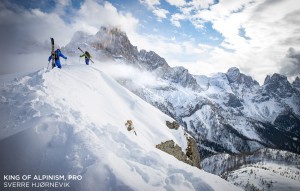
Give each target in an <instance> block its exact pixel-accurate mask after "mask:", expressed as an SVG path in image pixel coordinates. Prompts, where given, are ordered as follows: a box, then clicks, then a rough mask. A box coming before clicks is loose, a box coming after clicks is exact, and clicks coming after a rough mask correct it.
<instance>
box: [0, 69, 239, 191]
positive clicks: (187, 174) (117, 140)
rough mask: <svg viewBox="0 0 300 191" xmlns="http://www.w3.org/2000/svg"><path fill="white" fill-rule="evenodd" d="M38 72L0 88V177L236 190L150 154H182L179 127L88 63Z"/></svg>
mask: <svg viewBox="0 0 300 191" xmlns="http://www.w3.org/2000/svg"><path fill="white" fill-rule="evenodd" d="M45 71H46V70H45V69H43V70H40V71H38V72H35V73H32V74H30V75H27V76H24V77H22V78H19V79H17V80H15V81H12V82H5V83H2V84H1V87H0V91H1V97H0V104H1V105H0V112H1V117H0V124H1V125H0V153H1V160H0V165H1V167H3V169H2V170H1V175H2V173H4V174H7V173H8V172H9V173H10V174H11V173H12V172H14V173H16V174H22V173H23V174H34V173H39V174H81V175H83V180H82V181H77V182H72V183H71V186H72V190H147V191H148V190H170V191H171V190H180V191H184V190H240V188H237V187H235V186H234V185H232V184H230V183H228V182H226V181H225V180H223V179H221V178H220V177H218V176H216V175H212V174H209V173H206V172H204V171H203V170H199V169H197V168H195V167H192V166H189V165H187V164H185V163H183V162H180V161H178V160H177V159H175V158H174V157H173V156H170V155H168V154H166V153H164V152H162V151H160V150H158V149H156V148H155V145H156V144H159V143H160V142H162V141H166V140H170V139H172V140H174V141H175V143H176V144H178V145H179V146H181V147H182V148H183V149H185V148H186V147H187V143H186V140H185V136H184V131H183V129H182V128H179V129H178V130H177V131H176V130H170V129H168V128H167V127H166V125H165V121H166V120H168V121H172V119H171V118H170V117H168V116H166V115H165V114H162V113H161V112H160V111H159V110H158V109H156V108H154V107H153V106H151V105H149V104H148V103H146V102H144V101H143V100H141V99H140V98H139V97H137V96H135V95H134V94H132V93H131V92H129V91H128V90H127V89H125V88H123V87H122V86H121V85H119V84H118V83H117V82H116V81H114V80H113V79H112V78H110V77H109V76H107V75H106V74H104V73H103V72H101V71H100V70H99V69H97V67H96V65H94V66H92V67H88V66H85V65H68V67H63V69H61V70H60V69H57V68H55V69H53V70H51V71H50V72H45ZM128 119H131V120H132V121H133V124H134V127H135V129H136V132H137V136H135V135H134V133H133V132H128V131H127V130H126V128H125V125H124V123H125V122H126V120H128Z"/></svg>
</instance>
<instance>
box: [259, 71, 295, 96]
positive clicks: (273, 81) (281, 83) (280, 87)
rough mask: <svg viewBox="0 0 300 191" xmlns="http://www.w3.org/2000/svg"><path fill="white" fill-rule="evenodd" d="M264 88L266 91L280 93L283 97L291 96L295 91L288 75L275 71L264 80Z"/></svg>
mask: <svg viewBox="0 0 300 191" xmlns="http://www.w3.org/2000/svg"><path fill="white" fill-rule="evenodd" d="M263 88H264V90H265V92H266V93H270V94H272V95H278V96H279V97H282V98H285V97H290V96H291V95H292V93H294V89H293V87H292V85H291V84H290V82H289V81H288V79H287V77H286V76H284V75H281V74H278V73H274V74H273V75H272V76H270V75H268V76H267V77H266V79H265V81H264V85H263Z"/></svg>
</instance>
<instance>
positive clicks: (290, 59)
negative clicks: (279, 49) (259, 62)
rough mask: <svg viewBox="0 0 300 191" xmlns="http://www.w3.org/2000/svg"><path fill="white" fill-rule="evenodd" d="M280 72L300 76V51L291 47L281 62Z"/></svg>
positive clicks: (288, 75)
mask: <svg viewBox="0 0 300 191" xmlns="http://www.w3.org/2000/svg"><path fill="white" fill-rule="evenodd" d="M280 73H281V74H284V75H286V76H287V77H289V78H295V77H296V76H300V51H297V50H295V49H294V48H289V50H288V52H287V54H286V56H285V58H284V59H283V60H282V62H281V69H280Z"/></svg>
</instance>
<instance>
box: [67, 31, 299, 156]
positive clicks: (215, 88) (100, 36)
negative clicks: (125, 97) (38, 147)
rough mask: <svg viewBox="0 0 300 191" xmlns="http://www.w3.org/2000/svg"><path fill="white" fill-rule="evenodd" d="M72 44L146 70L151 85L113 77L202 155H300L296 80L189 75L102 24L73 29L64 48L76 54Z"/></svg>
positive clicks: (236, 74) (275, 76)
mask: <svg viewBox="0 0 300 191" xmlns="http://www.w3.org/2000/svg"><path fill="white" fill-rule="evenodd" d="M78 46H80V47H83V48H85V49H87V50H89V51H91V52H92V54H93V55H94V56H95V57H96V58H101V59H102V60H103V58H105V60H111V61H115V62H117V63H119V64H127V65H131V66H133V67H135V68H138V69H139V70H140V71H141V72H143V71H149V72H151V74H153V75H154V76H155V78H156V79H157V84H153V85H144V84H140V83H139V82H138V81H137V80H135V79H134V78H132V77H130V76H125V77H124V76H118V75H116V78H117V80H118V81H119V82H120V83H121V84H122V85H124V86H125V87H126V88H128V89H129V90H131V91H132V92H134V93H135V94H136V95H138V96H139V97H141V98H142V99H144V100H145V101H147V102H148V103H151V104H152V105H154V106H155V107H157V108H159V109H160V110H161V111H163V112H164V113H166V114H167V115H169V116H171V117H173V118H174V119H176V121H178V122H179V123H180V124H181V125H182V126H184V127H185V128H186V130H187V131H188V132H189V133H190V134H192V136H193V137H194V138H195V139H196V140H197V142H198V145H199V149H200V153H201V156H202V158H205V157H208V156H211V155H213V154H216V153H223V152H225V153H229V154H232V153H243V152H252V151H255V150H257V149H260V148H276V149H282V150H287V151H291V152H294V153H298V154H299V153H300V146H299V145H300V89H299V87H300V79H299V78H296V80H295V81H294V82H293V83H290V82H289V81H288V80H287V78H286V77H285V76H283V75H280V74H276V73H275V74H273V75H270V76H267V77H266V79H265V82H264V84H263V85H259V83H258V82H257V81H255V80H254V79H252V78H251V77H250V76H247V75H245V74H243V73H241V72H240V70H239V69H238V68H230V69H229V70H228V72H227V73H217V74H215V75H213V76H211V77H207V76H203V75H202V76H201V75H192V74H190V73H189V72H188V70H187V69H185V68H183V67H170V66H169V65H168V63H167V62H166V61H165V59H163V58H161V57H160V56H159V55H157V54H156V53H155V52H153V51H150V52H147V51H145V50H140V51H138V49H137V47H135V46H133V45H132V44H131V43H130V41H129V39H128V38H127V36H126V34H125V33H124V32H122V31H120V30H118V29H116V28H106V27H102V28H101V29H100V31H99V32H98V33H97V34H96V35H94V36H93V35H86V34H84V33H82V32H78V33H76V35H75V36H74V38H73V39H72V41H71V42H70V43H69V44H68V45H67V46H66V47H65V51H66V52H67V53H68V54H71V55H72V54H76V52H77V50H76V48H77V47H78ZM115 72H118V71H115Z"/></svg>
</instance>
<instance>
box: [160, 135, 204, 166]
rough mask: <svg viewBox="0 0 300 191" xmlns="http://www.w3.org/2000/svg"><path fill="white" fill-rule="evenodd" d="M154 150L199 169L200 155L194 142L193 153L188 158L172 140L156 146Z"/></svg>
mask: <svg viewBox="0 0 300 191" xmlns="http://www.w3.org/2000/svg"><path fill="white" fill-rule="evenodd" d="M156 148H158V149H160V150H162V151H164V152H166V153H168V154H170V155H172V156H174V157H175V158H177V159H178V160H180V161H182V162H185V163H187V164H189V165H192V166H196V167H197V168H200V157H199V156H200V155H199V151H198V150H197V144H195V142H193V143H192V151H193V153H192V154H190V157H188V156H187V155H186V154H185V153H184V152H183V151H182V148H181V147H180V146H178V145H176V144H175V143H174V141H173V140H169V141H166V142H163V143H161V144H158V145H156Z"/></svg>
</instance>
